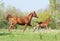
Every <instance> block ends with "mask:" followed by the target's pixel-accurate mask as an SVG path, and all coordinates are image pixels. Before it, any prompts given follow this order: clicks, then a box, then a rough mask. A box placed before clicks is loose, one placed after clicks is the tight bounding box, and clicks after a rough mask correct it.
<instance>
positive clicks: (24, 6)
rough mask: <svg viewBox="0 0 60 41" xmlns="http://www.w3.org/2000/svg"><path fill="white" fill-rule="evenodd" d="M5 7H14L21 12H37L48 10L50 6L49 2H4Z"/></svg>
mask: <svg viewBox="0 0 60 41" xmlns="http://www.w3.org/2000/svg"><path fill="white" fill-rule="evenodd" d="M3 2H4V4H5V7H7V6H9V5H10V6H14V7H16V8H17V9H20V10H21V11H33V10H35V11H37V10H38V9H43V10H44V9H46V8H48V6H49V0H3Z"/></svg>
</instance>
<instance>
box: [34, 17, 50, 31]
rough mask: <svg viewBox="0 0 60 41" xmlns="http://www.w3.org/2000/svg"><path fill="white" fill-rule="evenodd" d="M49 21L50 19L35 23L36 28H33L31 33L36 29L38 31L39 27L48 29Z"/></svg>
mask: <svg viewBox="0 0 60 41" xmlns="http://www.w3.org/2000/svg"><path fill="white" fill-rule="evenodd" d="M50 21H51V19H50V18H47V19H46V21H45V22H37V21H36V22H37V24H36V26H35V28H34V30H33V32H34V31H35V30H36V29H38V30H39V29H40V27H46V29H48V24H49V22H50Z"/></svg>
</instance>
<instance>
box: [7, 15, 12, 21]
mask: <svg viewBox="0 0 60 41" xmlns="http://www.w3.org/2000/svg"><path fill="white" fill-rule="evenodd" d="M11 17H12V16H11V15H10V14H8V15H7V17H6V22H8V21H9V18H11Z"/></svg>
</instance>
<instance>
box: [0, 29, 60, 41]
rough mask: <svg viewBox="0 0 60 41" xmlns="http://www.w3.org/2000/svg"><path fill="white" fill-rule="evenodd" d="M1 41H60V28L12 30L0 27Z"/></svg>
mask: <svg viewBox="0 0 60 41" xmlns="http://www.w3.org/2000/svg"><path fill="white" fill-rule="evenodd" d="M0 41H60V30H40V31H35V32H32V31H31V30H26V31H25V32H22V30H17V31H16V32H15V31H14V30H11V31H10V32H8V31H7V29H0Z"/></svg>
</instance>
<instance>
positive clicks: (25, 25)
mask: <svg viewBox="0 0 60 41" xmlns="http://www.w3.org/2000/svg"><path fill="white" fill-rule="evenodd" d="M26 28H27V24H25V27H24V29H23V32H24V31H25V30H26Z"/></svg>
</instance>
